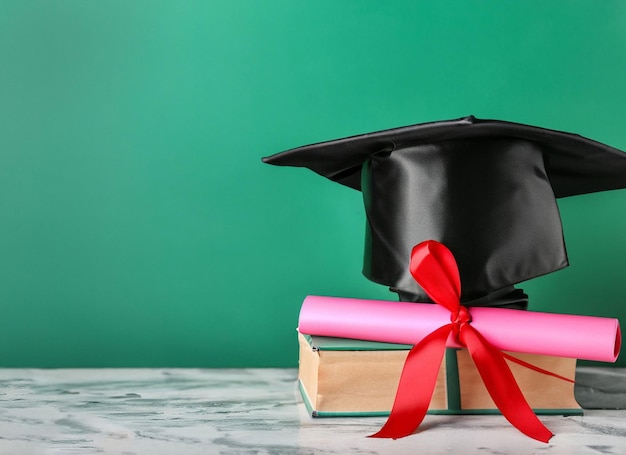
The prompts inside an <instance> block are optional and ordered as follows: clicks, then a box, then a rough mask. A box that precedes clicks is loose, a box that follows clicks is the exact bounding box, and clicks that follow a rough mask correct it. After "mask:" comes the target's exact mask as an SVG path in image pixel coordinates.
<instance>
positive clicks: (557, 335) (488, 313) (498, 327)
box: [298, 296, 622, 362]
mask: <svg viewBox="0 0 626 455" xmlns="http://www.w3.org/2000/svg"><path fill="white" fill-rule="evenodd" d="M470 314H471V318H472V322H471V324H472V326H473V327H474V328H475V329H476V330H478V331H479V332H480V333H481V334H482V335H483V336H484V337H485V338H486V339H487V340H488V341H489V342H490V343H491V344H492V345H494V346H495V347H496V348H498V349H500V350H503V351H511V352H526V353H530V354H541V355H553V356H559V357H571V358H576V359H585V360H597V361H602V362H615V360H616V359H617V356H618V355H619V351H620V347H621V343H622V340H621V332H620V327H619V321H618V320H617V319H613V318H601V317H594V316H576V315H569V314H554V313H539V312H533V311H524V310H509V309H502V308H479V307H472V308H470ZM449 323H450V311H448V310H447V309H446V308H443V307H442V306H440V305H434V304H428V303H410V302H393V301H383V300H362V299H349V298H338V297H319V296H308V297H306V298H305V299H304V302H303V303H302V308H301V310H300V320H299V324H298V329H299V330H300V332H302V333H304V334H309V335H319V336H329V337H339V338H354V339H358V340H370V341H380V342H385V343H400V344H411V345H414V344H417V343H418V342H419V341H420V340H422V338H424V337H425V336H427V335H428V334H430V333H431V332H433V331H434V330H436V329H438V328H439V327H441V326H443V325H445V324H449ZM447 346H448V347H460V346H459V345H458V344H457V343H456V342H455V341H454V339H453V338H452V336H451V337H450V338H449V339H448V343H447Z"/></svg>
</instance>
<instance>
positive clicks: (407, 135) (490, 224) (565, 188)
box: [263, 117, 626, 308]
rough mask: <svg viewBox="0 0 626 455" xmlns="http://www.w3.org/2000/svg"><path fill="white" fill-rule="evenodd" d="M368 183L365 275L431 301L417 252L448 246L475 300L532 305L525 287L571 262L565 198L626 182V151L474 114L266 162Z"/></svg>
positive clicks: (355, 184) (469, 299)
mask: <svg viewBox="0 0 626 455" xmlns="http://www.w3.org/2000/svg"><path fill="white" fill-rule="evenodd" d="M263 161H264V162H265V163H269V164H275V165H279V166H300V167H308V168H309V169H311V170H313V171H315V172H317V173H318V174H320V175H322V176H324V177H327V178H329V179H331V180H333V181H335V182H338V183H341V184H343V185H346V186H349V187H351V188H355V189H357V190H361V191H362V192H363V199H364V203H365V212H366V216H367V224H366V236H365V254H364V268H363V273H364V275H365V276H366V277H367V278H369V279H370V280H372V281H374V282H377V283H380V284H384V285H387V286H390V287H391V289H392V290H393V291H395V292H397V293H398V294H399V295H400V298H401V299H402V300H411V301H419V302H427V301H429V298H428V296H427V295H426V294H425V292H424V291H423V290H422V289H421V288H420V287H419V286H418V285H417V283H415V281H414V279H413V277H412V276H411V275H410V273H409V266H408V265H409V259H410V254H411V249H412V248H413V246H414V245H416V244H417V243H420V242H421V241H423V240H428V239H433V240H437V241H439V242H441V243H443V244H445V245H446V246H447V247H448V248H450V250H451V251H452V252H453V253H454V255H455V257H456V260H457V262H458V265H459V270H460V275H461V283H462V289H463V295H462V296H461V300H462V302H463V303H464V304H466V305H474V306H478V305H488V306H496V305H497V306H514V307H518V308H519V307H524V306H525V305H526V303H527V297H526V296H525V294H523V292H521V290H516V289H514V288H513V285H514V284H516V283H520V282H522V281H525V280H528V279H530V278H534V277H537V276H540V275H544V274H547V273H550V272H553V271H556V270H559V269H561V268H563V267H566V266H567V265H568V261H567V254H566V251H565V245H564V241H563V232H562V226H561V219H560V216H559V211H558V207H557V205H556V201H555V197H565V196H573V195H578V194H585V193H592V192H597V191H604V190H611V189H618V188H625V187H626V154H625V153H623V152H621V151H619V150H617V149H614V148H612V147H609V146H607V145H604V144H601V143H599V142H595V141H592V140H590V139H586V138H584V137H581V136H578V135H574V134H569V133H564V132H559V131H553V130H548V129H544V128H538V127H533V126H528V125H522V124H517V123H511V122H503V121H498V120H478V119H476V118H474V117H466V118H461V119H458V120H450V121H442V122H432V123H424V124H418V125H413V126H407V127H403V128H395V129H390V130H385V131H380V132H376V133H370V134H363V135H359V136H352V137H348V138H345V139H338V140H334V141H328V142H322V143H318V144H312V145H307V146H304V147H298V148H295V149H291V150H287V151H285V152H282V153H278V154H276V155H273V156H270V157H266V158H264V159H263Z"/></svg>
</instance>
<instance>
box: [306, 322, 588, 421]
mask: <svg viewBox="0 0 626 455" xmlns="http://www.w3.org/2000/svg"><path fill="white" fill-rule="evenodd" d="M298 340H299V345H300V359H299V371H298V383H299V388H300V392H301V394H302V398H303V401H304V403H305V405H306V407H307V410H308V411H309V413H310V414H311V415H312V416H313V417H339V416H387V415H389V412H390V410H391V407H392V405H393V401H394V398H395V392H396V388H397V385H398V382H399V379H400V374H401V372H402V368H403V366H404V361H405V360H406V356H407V355H408V353H409V350H410V349H411V348H412V346H410V345H402V344H390V343H377V342H370V341H363V340H350V339H345V338H331V337H320V336H312V335H304V334H302V333H298ZM509 354H510V355H512V356H514V357H517V358H519V359H520V360H523V361H525V362H528V363H530V364H532V365H535V366H537V367H539V368H542V369H544V370H547V371H550V372H553V373H556V374H558V375H560V376H563V377H565V378H568V379H571V380H574V378H575V374H576V359H572V358H566V357H556V356H545V355H536V354H520V353H509ZM507 363H508V364H509V367H510V368H511V372H512V373H513V375H514V377H515V379H516V381H517V383H518V385H519V386H520V389H521V390H522V393H523V394H524V396H525V398H526V400H527V401H528V403H529V405H530V406H531V408H533V410H534V411H535V413H537V414H544V415H545V414H556V415H581V414H582V413H583V410H582V408H581V407H580V405H579V404H578V403H577V402H576V399H575V397H574V384H573V383H572V382H569V381H565V380H563V379H560V378H556V377H553V376H549V375H546V374H543V373H540V372H537V371H534V370H532V369H529V368H526V367H524V366H521V365H519V364H517V363H515V362H511V361H508V360H507ZM428 412H429V413H430V414H499V410H498V409H497V407H496V406H495V404H494V402H493V400H492V399H491V397H490V396H489V393H488V392H487V389H486V387H485V385H484V384H483V382H482V379H481V378H480V375H479V374H478V371H477V370H476V367H475V366H474V363H473V361H472V359H471V357H470V356H469V353H468V352H467V350H466V349H451V348H449V349H447V350H446V354H445V359H444V361H443V362H442V365H441V367H440V370H439V375H438V379H437V384H436V386H435V390H434V393H433V396H432V400H431V403H430V406H429V411H428Z"/></svg>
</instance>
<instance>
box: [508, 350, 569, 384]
mask: <svg viewBox="0 0 626 455" xmlns="http://www.w3.org/2000/svg"><path fill="white" fill-rule="evenodd" d="M501 354H502V357H504V358H505V359H507V360H510V361H511V362H514V363H517V364H518V365H521V366H523V367H525V368H528V369H530V370H533V371H536V372H537V373H541V374H545V375H546V376H552V377H553V378H557V379H560V380H562V381H566V382H571V383H572V384H576V381H574V380H573V379H570V378H566V377H565V376H561V375H560V374H556V373H554V372H553V371H548V370H544V369H543V368H541V367H538V366H537V365H533V364H532V363H528V362H525V361H524V360H522V359H518V358H517V357H513V356H512V355H510V354H507V353H506V352H501Z"/></svg>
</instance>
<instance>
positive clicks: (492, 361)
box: [371, 240, 552, 442]
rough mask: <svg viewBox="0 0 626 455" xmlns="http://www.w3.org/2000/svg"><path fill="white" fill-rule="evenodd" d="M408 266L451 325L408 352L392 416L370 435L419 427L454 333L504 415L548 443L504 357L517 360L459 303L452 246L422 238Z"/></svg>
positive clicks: (381, 435)
mask: <svg viewBox="0 0 626 455" xmlns="http://www.w3.org/2000/svg"><path fill="white" fill-rule="evenodd" d="M410 270H411V275H413V278H415V280H416V281H417V282H418V283H419V285H420V286H421V287H422V288H423V289H424V291H426V293H427V294H428V295H429V296H430V297H431V298H432V299H433V301H434V302H436V303H438V304H439V305H441V306H443V307H445V308H447V309H448V310H449V311H450V320H451V323H450V324H446V325H444V326H442V327H440V328H438V329H437V330H435V331H434V332H432V333H430V334H429V335H428V336H426V337H425V338H424V339H423V340H421V341H420V342H419V343H418V344H416V345H415V346H414V347H413V348H412V349H411V350H410V351H409V354H408V356H407V359H406V362H405V364H404V368H403V370H402V375H401V376H400V383H399V385H398V389H397V392H396V398H395V401H394V404H393V407H392V409H391V413H390V415H389V418H388V420H387V422H386V423H385V425H384V426H383V427H382V428H381V429H380V430H379V431H378V432H377V433H376V434H374V435H372V436H371V437H375V438H393V439H397V438H401V437H404V436H408V435H410V434H412V433H413V432H414V431H415V430H416V429H417V428H418V427H419V425H420V424H421V423H422V420H424V417H425V416H426V413H427V411H428V406H429V404H430V400H431V398H432V395H433V391H434V389H435V384H436V382H437V375H438V373H439V368H440V366H441V361H442V359H443V355H444V352H445V349H446V341H447V340H448V337H449V336H450V334H453V335H454V337H455V338H456V340H457V341H458V342H459V343H460V344H461V345H462V346H465V347H466V348H467V350H468V352H469V354H470V356H471V357H472V360H473V361H474V363H475V364H476V368H477V370H478V373H479V374H480V377H481V378H482V380H483V382H484V383H485V386H486V387H487V390H488V392H489V395H490V396H491V398H492V399H493V401H494V403H495V404H496V406H497V407H498V409H499V410H500V412H501V413H502V415H503V416H504V417H505V418H506V419H507V420H508V421H509V422H510V423H511V424H512V425H513V426H515V427H516V428H517V429H518V430H520V431H521V432H522V433H524V434H525V435H527V436H530V437H531V438H533V439H537V440H539V441H542V442H548V441H549V440H550V438H551V437H552V432H551V431H550V430H548V429H547V428H546V427H545V426H544V425H543V423H541V421H539V419H538V418H537V416H536V415H535V413H534V412H533V410H532V409H531V407H530V406H529V405H528V403H527V402H526V399H525V398H524V396H523V395H522V392H521V390H520V388H519V386H518V385H517V382H515V378H514V377H513V374H512V373H511V370H510V369H509V367H508V365H507V363H506V360H505V358H507V359H514V358H512V357H510V356H508V355H506V354H503V353H502V352H500V351H499V350H498V349H497V348H495V347H494V346H493V345H492V344H491V343H489V341H487V340H486V339H485V338H484V337H483V336H482V335H481V334H480V333H479V332H478V331H477V330H476V329H474V328H473V327H472V325H471V321H472V318H471V313H470V311H469V309H468V308H466V307H464V306H463V305H461V303H460V296H461V280H460V276H459V270H458V267H457V264H456V261H455V259H454V256H453V255H452V253H451V252H450V250H448V248H446V247H445V246H444V245H443V244H441V243H439V242H436V241H434V240H428V241H426V242H422V243H420V244H419V245H417V246H415V247H414V248H413V251H412V252H411V265H410ZM526 366H529V367H531V368H532V366H530V365H528V364H526ZM535 369H536V368H535ZM542 372H544V373H548V374H549V372H545V371H543V370H542Z"/></svg>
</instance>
